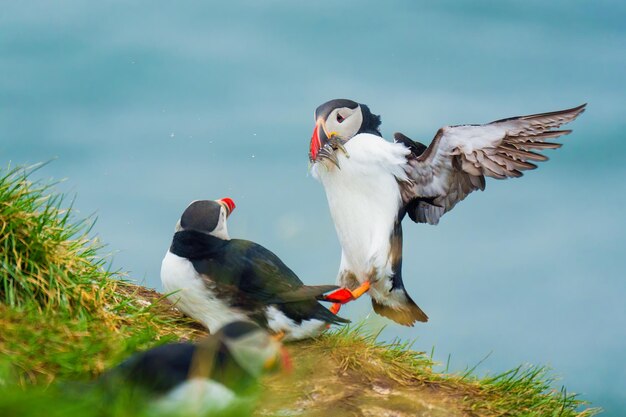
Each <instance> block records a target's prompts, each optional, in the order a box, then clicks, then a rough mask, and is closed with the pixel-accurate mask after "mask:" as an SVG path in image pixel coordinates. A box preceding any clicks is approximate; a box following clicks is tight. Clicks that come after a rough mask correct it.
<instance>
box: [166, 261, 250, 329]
mask: <svg viewBox="0 0 626 417" xmlns="http://www.w3.org/2000/svg"><path fill="white" fill-rule="evenodd" d="M161 283H162V284H163V288H164V289H165V292H166V294H170V293H173V294H171V295H168V298H169V299H170V301H172V303H174V304H175V305H176V307H177V308H179V309H180V310H181V311H182V312H183V313H185V314H187V315H188V316H190V317H192V318H194V319H196V320H198V321H200V322H201V323H202V324H204V325H205V326H206V327H207V328H208V329H209V331H210V332H211V333H215V332H216V331H217V330H219V328H220V327H222V326H223V325H224V324H226V323H229V322H231V321H233V320H245V319H247V316H246V315H245V314H244V313H243V312H240V311H237V310H235V309H232V308H231V307H230V306H229V305H228V304H227V303H226V302H225V301H224V300H221V299H219V298H217V297H216V296H215V294H214V293H213V292H212V291H211V290H210V288H209V287H207V286H206V285H205V282H204V281H203V280H202V278H201V277H200V275H199V274H198V273H197V272H196V270H195V269H194V267H193V264H192V263H191V262H190V261H189V260H188V259H185V258H182V257H180V256H177V255H174V254H173V253H171V252H170V251H168V252H167V253H166V254H165V258H163V263H162V264H161Z"/></svg>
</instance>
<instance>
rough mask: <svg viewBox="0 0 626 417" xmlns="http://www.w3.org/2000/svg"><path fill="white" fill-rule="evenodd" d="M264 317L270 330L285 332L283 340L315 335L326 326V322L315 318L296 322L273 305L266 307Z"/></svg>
mask: <svg viewBox="0 0 626 417" xmlns="http://www.w3.org/2000/svg"><path fill="white" fill-rule="evenodd" d="M265 317H267V325H268V327H269V329H270V330H271V331H273V332H274V333H280V332H285V337H284V339H283V340H284V341H290V340H301V339H307V338H309V337H315V336H318V335H319V334H320V333H321V332H322V331H324V329H325V328H326V323H325V322H323V321H321V320H317V319H313V320H302V322H301V323H300V324H298V323H296V322H295V321H294V320H292V319H290V318H289V317H287V316H286V315H285V314H284V313H283V312H282V311H280V310H279V309H278V308H276V307H274V306H269V307H267V309H266V310H265Z"/></svg>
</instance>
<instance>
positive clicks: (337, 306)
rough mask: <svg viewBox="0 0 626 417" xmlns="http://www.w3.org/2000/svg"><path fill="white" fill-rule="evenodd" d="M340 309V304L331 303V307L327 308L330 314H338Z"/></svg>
mask: <svg viewBox="0 0 626 417" xmlns="http://www.w3.org/2000/svg"><path fill="white" fill-rule="evenodd" d="M340 309H341V303H333V305H332V306H330V308H329V310H330V312H331V313H333V314H337V313H339V310H340Z"/></svg>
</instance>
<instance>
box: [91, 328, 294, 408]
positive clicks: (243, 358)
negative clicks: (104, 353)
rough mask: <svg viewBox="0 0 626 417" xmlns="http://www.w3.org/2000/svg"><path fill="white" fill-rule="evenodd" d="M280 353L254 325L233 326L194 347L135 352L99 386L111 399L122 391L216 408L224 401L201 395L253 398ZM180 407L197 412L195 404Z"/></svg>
mask: <svg viewBox="0 0 626 417" xmlns="http://www.w3.org/2000/svg"><path fill="white" fill-rule="evenodd" d="M246 351H247V352H248V355H245V352H246ZM250 353H251V354H250ZM284 354H285V353H284V351H283V350H282V348H281V346H280V343H278V342H277V341H276V340H274V339H272V338H271V337H270V336H269V334H268V333H267V332H265V331H263V330H262V329H261V328H259V327H258V326H257V325H255V324H253V323H246V322H233V323H230V324H228V325H226V326H224V328H222V329H220V331H219V332H218V333H217V334H215V335H212V336H208V337H207V338H205V339H203V340H202V341H200V342H198V343H171V344H166V345H162V346H158V347H155V348H153V349H150V350H148V351H145V352H140V353H137V354H135V355H133V356H131V357H130V358H128V359H126V360H125V361H124V362H122V363H121V364H120V365H118V366H116V367H115V368H113V369H111V370H110V371H108V372H106V373H105V374H104V375H103V376H102V377H100V379H99V381H98V386H99V387H101V388H102V389H104V390H105V391H107V392H109V393H110V394H113V395H117V394H120V393H122V392H123V393H124V394H125V395H131V396H133V397H136V398H137V399H146V400H156V401H159V400H163V399H167V400H168V401H174V404H175V403H176V401H183V402H184V401H187V402H188V401H197V402H198V403H201V402H207V404H208V406H209V407H213V409H215V408H216V407H217V405H218V404H217V403H220V402H224V401H223V400H225V399H224V398H215V399H213V401H211V400H212V399H211V398H201V397H202V396H206V395H211V393H217V394H220V393H221V394H223V393H228V396H232V397H245V396H248V395H251V394H253V393H254V392H255V391H256V387H257V378H258V376H259V375H260V374H261V373H262V372H268V371H271V370H275V369H279V368H280V364H282V363H283V362H284V361H283V360H280V357H281V355H284ZM207 387H208V389H207ZM216 387H217V388H216ZM186 390H187V392H185V391H186ZM212 402H213V404H211V403H212ZM157 404H158V403H157ZM171 405H172V404H169V406H171ZM223 405H224V404H222V405H220V406H219V407H217V408H221V407H222V406H223ZM179 406H180V407H185V406H190V407H193V408H196V405H194V404H179Z"/></svg>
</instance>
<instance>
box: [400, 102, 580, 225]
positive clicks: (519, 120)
mask: <svg viewBox="0 0 626 417" xmlns="http://www.w3.org/2000/svg"><path fill="white" fill-rule="evenodd" d="M585 106H586V104H583V105H581V106H578V107H574V108H572V109H568V110H561V111H556V112H551V113H542V114H533V115H529V116H520V117H512V118H509V119H503V120H496V121H495V122H491V123H488V124H484V125H461V126H448V127H443V128H441V129H439V131H438V132H437V134H436V135H435V138H434V139H433V141H432V142H431V144H430V146H428V148H426V149H425V150H424V151H423V152H421V153H419V154H418V153H417V152H415V150H416V149H417V147H408V148H409V149H411V153H410V154H409V156H408V157H407V164H406V166H405V167H404V169H405V171H406V174H407V176H408V178H409V180H410V181H403V182H401V183H400V186H401V190H402V198H403V200H404V203H405V208H406V211H407V213H408V214H409V216H410V217H411V219H412V220H413V221H414V222H416V223H429V224H437V223H438V222H439V218H440V217H441V216H443V215H444V213H447V212H448V211H450V210H452V208H453V207H454V206H455V205H456V203H458V202H459V201H461V200H463V199H464V198H465V197H466V196H467V195H468V194H469V193H471V192H472V191H474V190H478V189H480V190H484V189H485V176H488V177H493V178H497V179H505V178H509V177H521V176H522V171H524V170H527V169H535V168H537V166H536V165H535V164H534V163H532V162H529V161H533V162H534V161H546V160H547V159H548V158H547V157H546V156H544V155H542V154H540V153H536V152H534V151H541V150H544V149H556V148H559V147H560V146H561V144H559V143H552V142H547V140H549V139H554V138H557V137H559V136H561V135H566V134H568V133H570V132H571V130H554V129H557V128H559V127H560V126H561V125H563V124H565V123H569V122H571V121H572V120H574V119H576V117H578V115H580V114H581V113H582V112H584V111H585ZM394 137H395V139H396V142H401V143H403V144H405V146H406V143H407V140H408V141H410V139H408V138H407V137H406V136H404V135H402V134H401V133H396V134H395V135H394Z"/></svg>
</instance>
